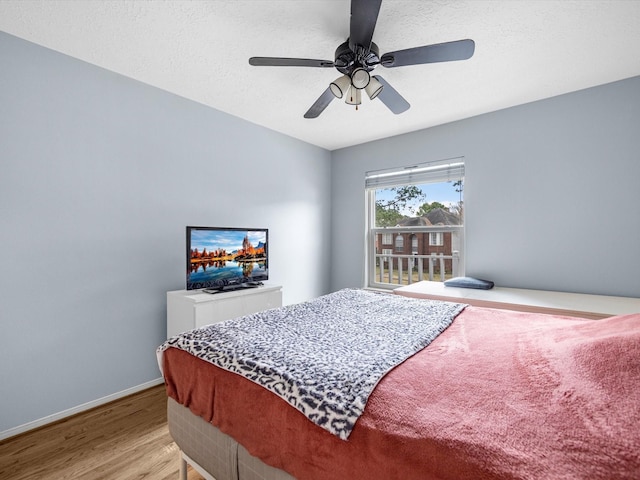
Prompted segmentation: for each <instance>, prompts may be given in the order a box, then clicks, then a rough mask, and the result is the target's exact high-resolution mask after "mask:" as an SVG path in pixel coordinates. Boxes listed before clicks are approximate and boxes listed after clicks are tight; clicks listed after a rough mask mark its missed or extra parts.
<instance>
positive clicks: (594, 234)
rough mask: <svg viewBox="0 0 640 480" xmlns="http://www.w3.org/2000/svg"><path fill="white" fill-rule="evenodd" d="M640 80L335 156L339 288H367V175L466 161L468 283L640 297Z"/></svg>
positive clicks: (334, 274) (334, 283)
mask: <svg viewBox="0 0 640 480" xmlns="http://www.w3.org/2000/svg"><path fill="white" fill-rule="evenodd" d="M639 127H640V77H634V78H631V79H628V80H624V81H620V82H616V83H612V84H608V85H603V86H599V87H595V88H591V89H588V90H583V91H579V92H575V93H571V94H568V95H562V96H558V97H555V98H551V99H548V100H543V101H539V102H535V103H531V104H527V105H522V106H518V107H514V108H510V109H507V110H502V111H498V112H494V113H490V114H486V115H481V116H478V117H474V118H470V119H466V120H462V121H459V122H455V123H451V124H447V125H443V126H439V127H435V128H430V129H427V130H423V131H419V132H415V133H411V134H407V135H402V136H397V137H393V138H388V139H384V140H380V141H376V142H371V143H368V144H364V145H359V146H355V147H351V148H345V149H342V150H338V151H335V152H333V160H332V161H333V168H332V197H333V203H332V244H333V245H334V247H333V260H332V269H331V287H332V289H333V290H335V289H339V288H342V287H347V286H361V285H363V282H364V278H363V273H362V272H363V269H364V260H363V258H364V229H365V224H364V216H365V215H364V211H365V210H364V208H365V202H364V194H363V184H364V174H365V172H366V171H368V170H375V169H380V168H389V167H393V166H405V165H412V164H415V163H417V162H425V161H432V160H438V159H443V158H450V157H457V156H464V157H465V160H466V176H465V192H464V200H465V215H466V227H465V235H466V263H465V266H466V274H467V275H472V276H478V277H481V278H488V279H491V280H494V281H495V282H496V284H497V285H500V286H508V287H519V288H534V289H544V290H560V291H568V292H582V293H593V294H605V295H620V296H634V297H639V296H640V275H639V272H640V254H639V253H638V245H640V210H639V205H640V188H639V186H638V185H639V182H640V128H639Z"/></svg>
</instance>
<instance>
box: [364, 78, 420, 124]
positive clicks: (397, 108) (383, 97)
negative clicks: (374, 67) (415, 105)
mask: <svg viewBox="0 0 640 480" xmlns="http://www.w3.org/2000/svg"><path fill="white" fill-rule="evenodd" d="M373 78H375V79H376V80H378V81H379V82H380V83H381V84H382V91H381V92H380V93H379V94H378V97H377V98H379V99H380V101H381V102H382V103H384V104H385V105H386V106H387V108H388V109H389V110H391V111H392V112H393V113H395V114H396V115H398V114H399V113H402V112H406V111H407V110H409V107H411V105H409V102H407V101H406V100H405V99H404V98H403V97H402V95H400V94H399V93H398V92H397V91H396V90H395V89H394V88H393V87H392V86H391V85H389V84H388V83H387V81H386V80H385V79H384V78H382V77H381V76H380V75H374V76H373Z"/></svg>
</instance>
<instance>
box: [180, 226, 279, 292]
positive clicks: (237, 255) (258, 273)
mask: <svg viewBox="0 0 640 480" xmlns="http://www.w3.org/2000/svg"><path fill="white" fill-rule="evenodd" d="M268 237H269V231H268V230H267V229H266V228H220V227H187V290H194V289H201V288H210V289H220V290H224V289H231V288H232V287H234V286H235V287H238V286H255V285H258V284H259V283H260V282H262V281H264V280H268V279H269V269H268Z"/></svg>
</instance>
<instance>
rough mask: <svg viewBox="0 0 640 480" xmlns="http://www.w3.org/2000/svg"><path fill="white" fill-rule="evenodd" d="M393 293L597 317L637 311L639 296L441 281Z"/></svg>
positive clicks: (415, 284)
mask: <svg viewBox="0 0 640 480" xmlns="http://www.w3.org/2000/svg"><path fill="white" fill-rule="evenodd" d="M393 292H394V293H396V294H398V295H404V296H407V297H414V298H427V299H431V300H444V301H447V302H460V303H468V304H469V305H475V306H477V307H488V308H502V309H506V310H517V311H520V312H536V313H550V314H556V315H568V316H571V317H581V318H592V319H600V318H606V317H611V316H614V315H626V314H628V313H639V312H640V299H638V298H631V297H612V296H606V295H587V294H582V293H566V292H550V291H546V290H525V289H521V288H503V287H494V288H492V289H490V290H478V289H473V288H459V287H446V286H445V285H444V283H442V282H429V281H423V282H416V283H413V284H411V285H407V286H404V287H400V288H396V289H395V290H394V291H393Z"/></svg>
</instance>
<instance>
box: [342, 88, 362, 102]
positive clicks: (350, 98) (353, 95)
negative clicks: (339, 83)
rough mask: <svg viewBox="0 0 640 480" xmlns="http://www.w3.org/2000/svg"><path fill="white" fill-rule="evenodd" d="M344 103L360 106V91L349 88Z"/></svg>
mask: <svg viewBox="0 0 640 480" xmlns="http://www.w3.org/2000/svg"><path fill="white" fill-rule="evenodd" d="M345 103H346V104H348V105H360V104H361V103H362V90H360V89H359V88H354V87H351V88H350V89H349V91H348V92H347V98H346V99H345Z"/></svg>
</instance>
